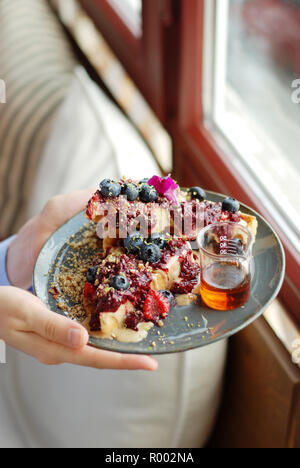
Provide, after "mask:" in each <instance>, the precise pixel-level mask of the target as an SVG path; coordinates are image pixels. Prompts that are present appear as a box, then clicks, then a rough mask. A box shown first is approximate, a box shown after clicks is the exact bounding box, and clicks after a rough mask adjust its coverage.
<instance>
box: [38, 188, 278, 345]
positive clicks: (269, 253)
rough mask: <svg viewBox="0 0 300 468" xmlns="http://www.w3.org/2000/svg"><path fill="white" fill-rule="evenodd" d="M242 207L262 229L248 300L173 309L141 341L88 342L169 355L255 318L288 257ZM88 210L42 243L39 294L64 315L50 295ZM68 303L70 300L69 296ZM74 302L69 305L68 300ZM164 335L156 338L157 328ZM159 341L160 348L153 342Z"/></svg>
mask: <svg viewBox="0 0 300 468" xmlns="http://www.w3.org/2000/svg"><path fill="white" fill-rule="evenodd" d="M208 194H209V199H210V200H212V201H222V200H223V199H224V196H223V195H220V194H216V193H213V192H208ZM241 209H242V211H243V212H244V213H248V214H250V215H254V216H256V217H257V219H258V233H257V239H256V242H255V246H254V252H253V261H252V274H253V278H252V286H251V288H252V289H251V299H250V300H249V302H248V303H247V304H246V305H245V306H243V307H241V308H239V309H235V310H233V311H228V312H217V311H214V310H211V309H208V308H207V307H206V306H204V305H203V303H201V301H200V300H199V303H198V304H193V305H189V306H186V307H175V308H173V309H172V310H171V312H170V314H169V317H168V318H167V319H166V320H165V321H164V327H163V328H160V329H158V328H157V327H153V328H152V329H151V330H150V331H149V333H148V336H147V338H146V339H144V340H143V341H141V342H139V343H120V342H118V341H115V340H108V339H100V338H96V337H93V336H91V337H90V344H91V345H93V346H96V347H97V348H101V349H106V350H110V351H117V352H121V353H136V354H167V353H175V352H181V351H187V350H189V349H193V348H198V347H201V346H207V345H209V344H211V343H214V342H216V341H219V340H222V339H225V338H228V337H230V336H231V335H233V334H235V333H237V332H239V331H240V330H242V329H243V328H245V327H246V326H247V325H249V324H250V323H251V322H253V321H254V320H255V319H257V318H258V317H259V316H260V315H261V314H262V313H263V312H264V311H265V310H266V308H267V307H268V306H269V305H270V304H271V302H272V301H273V300H274V299H275V297H276V296H277V294H278V293H279V291H280V288H281V286H282V282H283V279H284V272H285V257H284V251H283V248H282V245H281V242H280V240H279V239H278V237H277V235H276V234H275V232H274V231H273V229H272V228H271V226H270V225H269V224H268V223H267V222H266V221H265V220H264V219H263V218H262V217H261V216H260V215H259V214H258V213H256V212H255V211H253V210H251V209H250V208H248V207H247V206H245V205H242V208H241ZM86 222H87V220H86V218H85V217H84V213H80V214H78V215H77V216H75V217H74V218H72V219H70V220H69V221H68V222H67V223H66V224H65V225H63V226H62V227H61V228H60V229H59V230H58V231H56V232H55V233H54V234H53V235H52V236H51V238H50V239H49V240H48V241H47V242H46V244H45V245H44V247H43V249H42V251H41V253H40V255H39V257H38V259H37V263H36V266H35V270H34V289H35V293H36V295H37V296H38V297H39V298H40V299H41V300H42V301H43V302H44V303H45V304H46V305H47V306H48V307H49V308H50V309H51V310H52V311H53V312H56V313H58V314H64V312H62V311H61V310H60V309H59V308H58V307H57V303H56V301H55V300H54V299H53V297H52V295H51V294H50V293H49V288H50V285H51V283H53V282H55V281H56V278H57V275H58V274H59V272H60V269H61V267H62V265H64V262H67V257H68V254H70V249H71V247H70V245H68V243H67V242H68V240H69V239H70V237H71V236H72V235H74V234H75V237H76V239H79V240H80V238H81V236H82V235H83V232H84V229H82V228H83V226H84V225H86ZM65 299H66V301H67V300H68V299H67V298H65ZM69 305H70V304H69ZM158 330H159V332H160V333H161V335H160V336H158V334H157V332H158ZM153 341H155V343H156V347H155V348H153V347H152V346H151V344H152V342H153Z"/></svg>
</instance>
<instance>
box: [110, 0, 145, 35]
mask: <svg viewBox="0 0 300 468" xmlns="http://www.w3.org/2000/svg"><path fill="white" fill-rule="evenodd" d="M108 2H109V3H110V4H111V5H112V6H113V7H114V9H115V10H116V11H117V13H118V14H119V15H120V16H121V18H122V19H123V21H124V23H126V25H127V26H128V27H129V29H130V30H131V31H132V33H133V34H134V35H135V36H136V37H141V35H142V6H143V5H142V3H143V2H142V0H108Z"/></svg>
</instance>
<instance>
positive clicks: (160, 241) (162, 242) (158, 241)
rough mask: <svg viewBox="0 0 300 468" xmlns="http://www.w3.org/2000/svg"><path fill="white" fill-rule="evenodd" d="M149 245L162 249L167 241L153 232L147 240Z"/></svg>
mask: <svg viewBox="0 0 300 468" xmlns="http://www.w3.org/2000/svg"><path fill="white" fill-rule="evenodd" d="M148 243H149V244H156V245H158V247H159V248H160V249H163V248H164V247H165V246H166V243H167V240H166V239H165V238H164V236H163V235H162V234H159V233H158V232H154V233H153V234H151V237H150V238H149V239H148Z"/></svg>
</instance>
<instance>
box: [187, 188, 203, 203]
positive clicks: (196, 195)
mask: <svg viewBox="0 0 300 468" xmlns="http://www.w3.org/2000/svg"><path fill="white" fill-rule="evenodd" d="M189 193H190V194H191V196H192V198H193V199H195V200H199V201H203V200H206V199H207V195H206V192H205V191H204V190H203V189H202V188H201V187H192V188H190V189H189Z"/></svg>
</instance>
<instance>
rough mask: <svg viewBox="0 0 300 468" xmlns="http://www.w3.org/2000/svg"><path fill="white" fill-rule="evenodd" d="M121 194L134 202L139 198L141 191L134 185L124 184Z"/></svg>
mask: <svg viewBox="0 0 300 468" xmlns="http://www.w3.org/2000/svg"><path fill="white" fill-rule="evenodd" d="M121 194H122V195H125V196H126V197H127V200H129V201H134V200H136V199H137V197H138V196H139V189H138V187H137V186H136V185H134V184H124V185H123V186H122V190H121Z"/></svg>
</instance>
